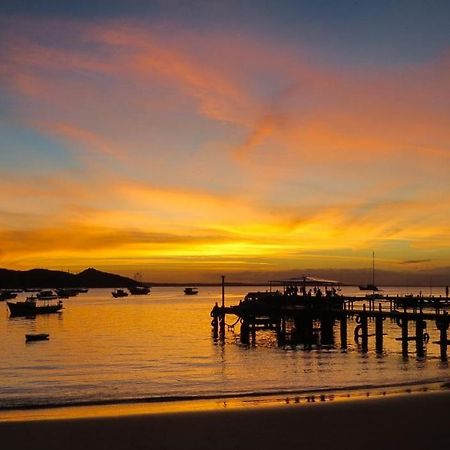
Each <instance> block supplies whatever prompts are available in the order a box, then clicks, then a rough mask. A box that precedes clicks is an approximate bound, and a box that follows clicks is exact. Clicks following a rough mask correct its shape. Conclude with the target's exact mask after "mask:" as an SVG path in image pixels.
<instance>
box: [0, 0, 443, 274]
mask: <svg viewBox="0 0 450 450" xmlns="http://www.w3.org/2000/svg"><path fill="white" fill-rule="evenodd" d="M449 30H450V2H449V1H448V0H442V1H440V0H423V1H415V0H404V1H402V0H398V1H394V0H392V1H387V0H386V1H385V0H377V1H370V0H367V1H364V0H361V1H357V0H353V1H350V0H342V1H336V0H316V1H314V0H311V1H306V0H305V1H302V0H298V1H284V0H278V1H275V0H274V1H265V0H259V1H242V0H240V1H237V0H236V1H235V0H229V1H226V0H209V1H207V0H198V1H195V0H194V1H187V0H185V1H181V0H179V1H176V0H166V1H164V0H160V1H140V0H128V1H115V0H110V1H107V0H90V1H87V0H86V1H85V0H78V1H76V2H69V1H57V0H53V1H50V0H48V1H45V0H41V1H37V0H36V1H32V0H28V1H26V0H23V1H18V0H11V1H4V2H1V3H0V267H5V268H12V269H29V268H33V267H45V268H52V269H63V270H72V271H78V270H80V269H83V268H85V267H96V268H98V269H103V270H109V271H114V272H116V273H123V274H126V275H132V274H134V273H136V272H140V273H142V274H143V277H144V278H145V279H149V280H150V279H151V280H160V281H176V280H184V279H197V280H207V279H216V278H217V277H218V275H220V274H221V273H226V274H231V275H233V273H237V272H246V271H249V272H267V271H270V272H274V271H285V270H292V269H299V270H301V269H305V268H310V269H314V268H362V267H367V266H370V264H371V255H372V250H374V251H375V252H376V255H377V265H378V266H379V267H382V268H385V269H389V270H405V269H407V268H408V269H410V270H414V269H429V270H442V268H445V267H448V268H450V32H449ZM449 270H450V269H449ZM263 278H264V277H263Z"/></svg>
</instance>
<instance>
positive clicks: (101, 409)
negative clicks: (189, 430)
mask: <svg viewBox="0 0 450 450" xmlns="http://www.w3.org/2000/svg"><path fill="white" fill-rule="evenodd" d="M424 393H434V394H438V393H450V378H447V379H439V380H425V381H412V382H405V383H390V384H385V385H359V386H358V385H356V386H350V387H335V388H322V389H315V390H311V389H309V390H289V391H278V392H250V393H248V392H247V393H238V394H225V395H215V394H212V395H205V396H201V397H191V396H189V397H185V396H175V397H156V398H155V397H153V398H138V399H123V400H111V401H109V400H105V401H97V402H80V403H68V404H49V405H32V406H21V407H5V408H0V424H1V423H5V422H27V421H47V420H60V419H80V418H98V417H125V416H136V415H154V414H171V413H180V412H183V413H189V412H199V411H220V410H225V409H246V408H251V409H259V408H279V407H283V406H288V405H306V404H314V403H317V404H319V403H331V402H333V403H335V402H353V401H360V400H369V399H370V400H372V399H377V398H386V397H395V396H406V395H417V394H424Z"/></svg>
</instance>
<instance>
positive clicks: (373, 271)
mask: <svg viewBox="0 0 450 450" xmlns="http://www.w3.org/2000/svg"><path fill="white" fill-rule="evenodd" d="M372 289H373V292H375V252H374V251H372Z"/></svg>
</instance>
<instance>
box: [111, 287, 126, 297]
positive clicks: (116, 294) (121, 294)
mask: <svg viewBox="0 0 450 450" xmlns="http://www.w3.org/2000/svg"><path fill="white" fill-rule="evenodd" d="M111 294H112V296H113V297H114V298H120V297H128V292H126V291H124V290H123V289H116V290H115V291H112V292H111Z"/></svg>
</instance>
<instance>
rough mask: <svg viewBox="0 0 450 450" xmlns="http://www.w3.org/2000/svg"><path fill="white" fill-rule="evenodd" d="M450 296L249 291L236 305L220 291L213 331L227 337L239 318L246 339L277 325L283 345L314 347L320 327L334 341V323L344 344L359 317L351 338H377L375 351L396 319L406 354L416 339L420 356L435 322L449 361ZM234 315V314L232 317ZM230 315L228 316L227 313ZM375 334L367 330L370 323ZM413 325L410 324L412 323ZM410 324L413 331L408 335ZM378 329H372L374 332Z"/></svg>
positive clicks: (362, 341) (362, 344) (363, 345)
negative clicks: (227, 303) (227, 301)
mask: <svg viewBox="0 0 450 450" xmlns="http://www.w3.org/2000/svg"><path fill="white" fill-rule="evenodd" d="M449 306H450V304H449V299H448V298H439V297H436V298H432V299H431V298H424V297H399V296H396V297H392V296H391V297H383V298H379V299H371V298H367V297H349V296H342V295H336V294H335V293H334V292H333V294H332V295H327V296H324V297H322V296H320V297H319V296H314V297H311V296H309V295H304V293H303V294H300V295H298V293H297V292H293V293H291V292H288V293H286V290H285V291H284V292H279V291H276V292H271V291H270V292H256V293H249V294H248V295H247V296H246V298H245V299H244V300H243V301H241V302H240V303H239V304H238V305H232V306H225V301H224V291H223V290H222V305H221V306H219V305H218V303H216V305H215V306H214V308H213V310H212V311H211V317H212V322H211V324H212V327H213V334H214V335H215V337H217V338H224V337H225V333H226V330H227V329H232V328H234V326H235V325H237V323H240V339H241V341H242V342H243V343H247V344H249V343H252V342H253V343H254V342H255V340H256V333H257V331H258V330H261V329H264V330H268V329H269V330H274V331H275V332H276V336H277V342H278V344H279V345H286V344H291V345H298V344H303V345H304V346H305V348H312V346H313V345H314V342H315V335H316V334H317V332H320V335H321V344H322V345H330V346H334V326H335V325H336V324H337V323H338V324H339V329H340V346H341V348H342V349H346V348H347V346H348V334H349V333H348V328H349V324H351V323H352V319H354V321H356V326H355V328H354V330H353V333H352V334H353V339H354V341H355V342H356V343H357V345H358V348H360V350H361V351H362V352H367V351H368V348H369V339H373V338H374V339H375V349H376V352H377V353H382V352H383V351H384V336H385V327H384V321H385V320H386V319H389V320H391V321H394V322H395V323H396V325H397V326H398V328H399V331H400V332H401V336H400V337H399V338H396V340H398V341H399V342H400V343H401V350H402V354H403V355H404V356H405V357H406V356H408V352H409V344H410V342H413V343H414V345H415V352H416V354H417V356H418V357H423V356H425V354H426V352H425V349H426V345H427V344H428V343H429V341H430V336H429V334H428V332H427V329H428V326H430V327H431V326H434V327H435V330H436V331H437V332H438V334H439V339H438V340H436V341H433V342H431V343H430V344H436V345H439V347H440V358H441V360H443V361H446V360H447V348H448V345H449V343H450V341H449V339H448V334H447V333H448V329H449V324H450V318H449V315H448V312H447V309H448V307H449ZM232 316H233V317H232ZM227 317H228V318H227ZM372 322H374V325H373V324H371V326H370V328H371V329H372V334H370V332H369V323H372ZM410 325H411V326H410ZM411 328H413V329H414V332H413V333H412V334H411V335H410V332H411ZM373 329H374V332H373Z"/></svg>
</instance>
